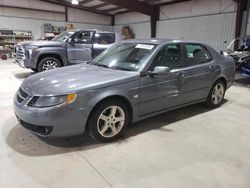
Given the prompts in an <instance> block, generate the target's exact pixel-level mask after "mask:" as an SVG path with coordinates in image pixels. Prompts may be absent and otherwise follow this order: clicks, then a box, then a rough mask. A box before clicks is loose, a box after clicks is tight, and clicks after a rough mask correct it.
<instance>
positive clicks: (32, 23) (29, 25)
mask: <svg viewBox="0 0 250 188" xmlns="http://www.w3.org/2000/svg"><path fill="white" fill-rule="evenodd" d="M44 23H49V24H52V25H55V26H65V24H66V22H60V21H51V20H38V19H28V18H15V17H6V16H0V28H1V29H3V28H6V29H19V30H29V31H32V34H33V39H38V38H40V37H41V36H43V24H44ZM71 23H73V24H74V27H75V28H76V29H93V28H94V29H101V30H108V31H112V30H113V27H112V26H109V25H99V24H82V23H74V22H71Z"/></svg>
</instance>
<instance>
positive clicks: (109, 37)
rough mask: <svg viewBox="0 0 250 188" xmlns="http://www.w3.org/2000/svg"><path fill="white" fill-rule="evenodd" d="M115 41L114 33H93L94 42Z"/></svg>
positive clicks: (110, 42)
mask: <svg viewBox="0 0 250 188" xmlns="http://www.w3.org/2000/svg"><path fill="white" fill-rule="evenodd" d="M114 42H115V33H97V34H95V43H96V44H112V43H114Z"/></svg>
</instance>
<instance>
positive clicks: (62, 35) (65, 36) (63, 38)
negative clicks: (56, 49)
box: [52, 31, 75, 42]
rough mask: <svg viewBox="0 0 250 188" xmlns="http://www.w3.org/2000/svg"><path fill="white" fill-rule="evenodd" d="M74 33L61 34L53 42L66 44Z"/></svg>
mask: <svg viewBox="0 0 250 188" xmlns="http://www.w3.org/2000/svg"><path fill="white" fill-rule="evenodd" d="M74 33H75V32H73V31H65V32H63V33H61V34H60V35H58V36H56V37H55V38H53V39H52V41H58V42H65V40H66V39H68V38H69V37H70V36H71V35H73V34H74Z"/></svg>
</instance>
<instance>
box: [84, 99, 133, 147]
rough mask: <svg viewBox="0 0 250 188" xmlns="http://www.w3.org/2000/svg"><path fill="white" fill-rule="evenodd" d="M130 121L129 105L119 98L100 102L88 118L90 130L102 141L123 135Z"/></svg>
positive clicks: (92, 134)
mask: <svg viewBox="0 0 250 188" xmlns="http://www.w3.org/2000/svg"><path fill="white" fill-rule="evenodd" d="M128 122H129V112H128V108H127V106H126V105H125V104H124V103H123V102H121V101H119V100H109V101H105V102H103V103H101V104H99V105H98V106H97V107H96V108H95V109H94V111H93V112H92V113H91V115H90V118H89V120H88V125H87V126H88V131H89V134H90V136H91V137H92V138H94V139H95V140H97V141H100V142H110V141H113V140H116V139H117V138H119V137H121V136H122V135H123V133H124V131H125V129H126V127H127V125H128Z"/></svg>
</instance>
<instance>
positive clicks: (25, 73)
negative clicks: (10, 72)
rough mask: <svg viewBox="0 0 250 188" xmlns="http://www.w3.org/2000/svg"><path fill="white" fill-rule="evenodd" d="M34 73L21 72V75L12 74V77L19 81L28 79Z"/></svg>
mask: <svg viewBox="0 0 250 188" xmlns="http://www.w3.org/2000/svg"><path fill="white" fill-rule="evenodd" d="M34 74H35V72H21V73H14V77H16V78H17V79H19V80H23V79H25V78H28V77H29V76H31V75H34Z"/></svg>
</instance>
